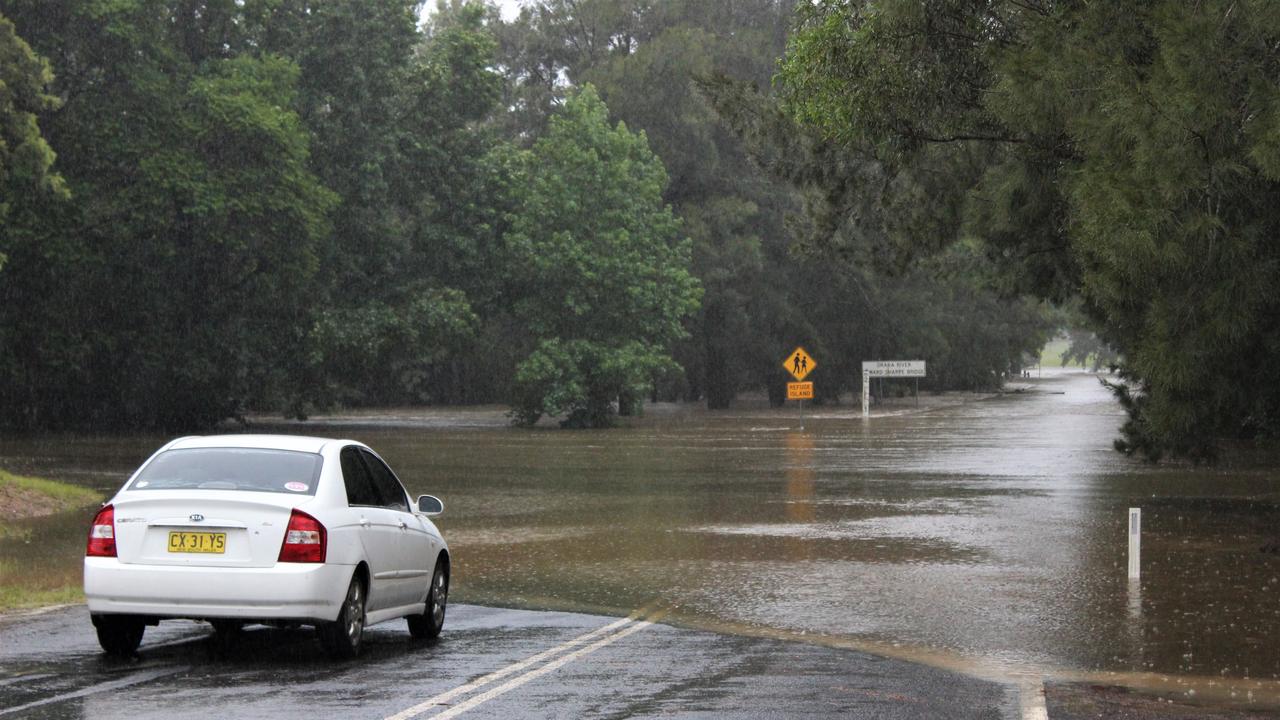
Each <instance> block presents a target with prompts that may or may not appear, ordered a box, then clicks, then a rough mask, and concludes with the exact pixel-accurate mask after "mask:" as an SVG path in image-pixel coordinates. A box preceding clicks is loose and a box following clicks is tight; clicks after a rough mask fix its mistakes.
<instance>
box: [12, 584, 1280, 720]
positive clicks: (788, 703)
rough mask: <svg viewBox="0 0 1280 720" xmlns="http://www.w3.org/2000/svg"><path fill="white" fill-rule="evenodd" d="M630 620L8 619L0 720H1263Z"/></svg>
mask: <svg viewBox="0 0 1280 720" xmlns="http://www.w3.org/2000/svg"><path fill="white" fill-rule="evenodd" d="M662 615H663V613H662V611H661V610H660V609H659V610H650V611H638V612H637V613H635V614H633V615H632V616H631V617H628V618H612V617H601V616H595V615H583V614H576V613H564V612H534V611H526V610H507V609H498V608H487V607H478V606H468V605H456V606H454V607H452V608H451V609H450V613H449V618H448V621H447V624H446V627H445V633H444V635H443V636H442V637H441V638H440V639H439V640H438V641H436V642H434V643H423V642H414V641H412V640H411V639H410V637H409V634H408V631H407V630H406V629H405V627H404V623H402V622H389V623H386V624H383V625H378V626H374V627H372V628H369V629H368V630H367V631H366V635H365V646H364V649H363V653H362V655H361V657H360V658H359V659H357V660H354V661H351V662H344V663H335V662H332V661H330V660H328V659H326V658H325V657H324V656H323V655H322V654H321V653H320V651H319V647H318V645H317V644H316V642H315V639H314V635H313V633H312V632H311V631H310V630H309V629H305V628H303V629H298V630H280V629H270V628H250V629H247V630H246V631H245V632H244V633H242V634H241V636H240V637H238V638H237V639H236V641H235V642H234V643H231V644H229V645H227V644H222V643H219V642H217V641H216V640H215V638H214V636H213V634H212V632H211V630H210V628H209V626H208V625H206V624H203V623H197V622H188V621H166V622H164V623H162V624H161V625H160V626H159V627H152V628H148V630H147V636H146V637H145V638H144V640H143V643H142V647H141V648H140V650H139V652H138V655H137V656H136V657H134V658H132V659H123V660H117V659H112V658H108V657H107V656H105V655H103V654H102V653H101V651H100V650H99V648H98V644H97V640H96V638H95V637H94V635H93V629H92V626H91V625H90V623H89V617H88V613H87V611H86V610H85V608H84V607H83V606H68V607H60V608H56V609H52V610H47V611H42V612H37V613H26V614H12V615H8V616H0V720H8V719H9V718H93V720H108V719H110V718H128V719H129V720H144V719H145V718H165V719H166V720H167V719H168V718H175V717H180V718H219V719H230V718H270V719H271V720H278V719H279V718H297V717H311V718H315V717H324V718H370V719H372V720H410V719H411V718H441V719H444V718H452V717H459V716H466V717H474V718H487V717H500V718H588V717H590V718H632V717H666V718H768V717H777V718H787V717H805V718H904V719H907V718H911V719H921V718H923V719H928V718H939V719H946V720H963V719H966V718H1015V719H1023V718H1031V719H1035V720H1042V719H1043V718H1048V717H1052V718H1055V719H1059V718H1084V717H1132V718H1146V717H1161V718H1170V717H1214V718H1217V717H1221V718H1247V717H1263V715H1258V714H1257V713H1256V712H1252V711H1247V710H1239V711H1218V712H1214V711H1208V710H1206V709H1203V708H1194V707H1188V706H1180V705H1172V704H1164V703H1161V702H1159V701H1155V700H1153V699H1149V698H1141V697H1129V696H1128V695H1127V694H1118V693H1116V692H1115V691H1106V690H1104V689H1101V688H1080V687H1068V686H1062V687H1054V686H1051V687H1050V688H1049V690H1048V692H1047V694H1046V692H1045V690H1044V688H1043V686H1042V685H1041V684H1040V683H1039V682H1027V681H1023V682H1020V683H998V682H991V681H989V680H982V679H976V678H972V677H968V676H965V675H959V674H956V673H952V672H948V671H946V670H940V669H935V668H931V667H927V666H924V665H918V664H913V663H908V662H904V661H900V660H894V659H887V658H881V657H877V656H874V655H869V654H865V653H860V652H856V651H851V650H845V649H835V648H828V647H821V646H817V645H809V644H805V643H797V642H786V641H781V640H771V639H761V638H749V637H741V636H735V635H725V634H719V633H713V632H706V631H700V630H688V629H681V628H676V627H671V626H668V625H664V624H662V623H661V622H660V620H661V619H662Z"/></svg>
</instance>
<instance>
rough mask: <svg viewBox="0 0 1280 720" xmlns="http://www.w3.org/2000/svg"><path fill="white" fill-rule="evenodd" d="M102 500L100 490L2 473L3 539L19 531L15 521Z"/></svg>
mask: <svg viewBox="0 0 1280 720" xmlns="http://www.w3.org/2000/svg"><path fill="white" fill-rule="evenodd" d="M101 500H102V496H101V494H99V493H98V492H97V491H96V490H90V489H89V488H84V487H80V486H79V485H71V484H68V483H62V482H57V481H56V480H46V479H44V478H38V477H27V476H25V475H14V474H13V473H10V472H6V471H4V470H0V538H3V537H7V536H9V535H11V534H12V533H14V532H16V530H14V525H13V521H15V520H22V519H24V518H33V517H41V516H44V515H52V514H54V513H56V512H59V511H61V510H70V509H74V508H81V507H85V506H87V505H92V504H93V503H96V502H99V501H101Z"/></svg>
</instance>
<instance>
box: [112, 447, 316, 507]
mask: <svg viewBox="0 0 1280 720" xmlns="http://www.w3.org/2000/svg"><path fill="white" fill-rule="evenodd" d="M323 460H324V459H323V458H322V457H320V456H319V455H316V454H315V453H307V452H294V451H292V450H263V449H260V448H191V449H188V450H167V451H165V452H163V453H160V455H158V456H156V458H155V459H154V460H152V461H151V462H150V463H148V464H147V466H146V468H144V469H143V470H142V472H140V473H138V476H137V477H136V478H134V479H133V482H132V483H131V484H130V485H129V489H130V490H249V491H252V492H273V493H288V494H290V495H315V494H316V481H317V479H319V477H320V465H321V463H322V462H323Z"/></svg>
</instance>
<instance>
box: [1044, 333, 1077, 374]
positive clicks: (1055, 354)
mask: <svg viewBox="0 0 1280 720" xmlns="http://www.w3.org/2000/svg"><path fill="white" fill-rule="evenodd" d="M1069 344H1070V343H1068V342H1067V341H1066V340H1064V339H1062V338H1057V339H1055V340H1051V341H1049V344H1048V345H1045V346H1044V349H1043V350H1041V351H1040V365H1041V366H1043V367H1062V353H1064V352H1066V351H1067V346H1068V345H1069Z"/></svg>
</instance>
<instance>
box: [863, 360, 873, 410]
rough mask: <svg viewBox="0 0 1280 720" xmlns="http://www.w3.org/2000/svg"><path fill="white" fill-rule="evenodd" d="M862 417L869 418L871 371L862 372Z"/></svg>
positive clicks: (864, 369) (864, 370)
mask: <svg viewBox="0 0 1280 720" xmlns="http://www.w3.org/2000/svg"><path fill="white" fill-rule="evenodd" d="M862 417H864V418H869V417H871V371H869V370H867V369H866V368H863V370H862Z"/></svg>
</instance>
